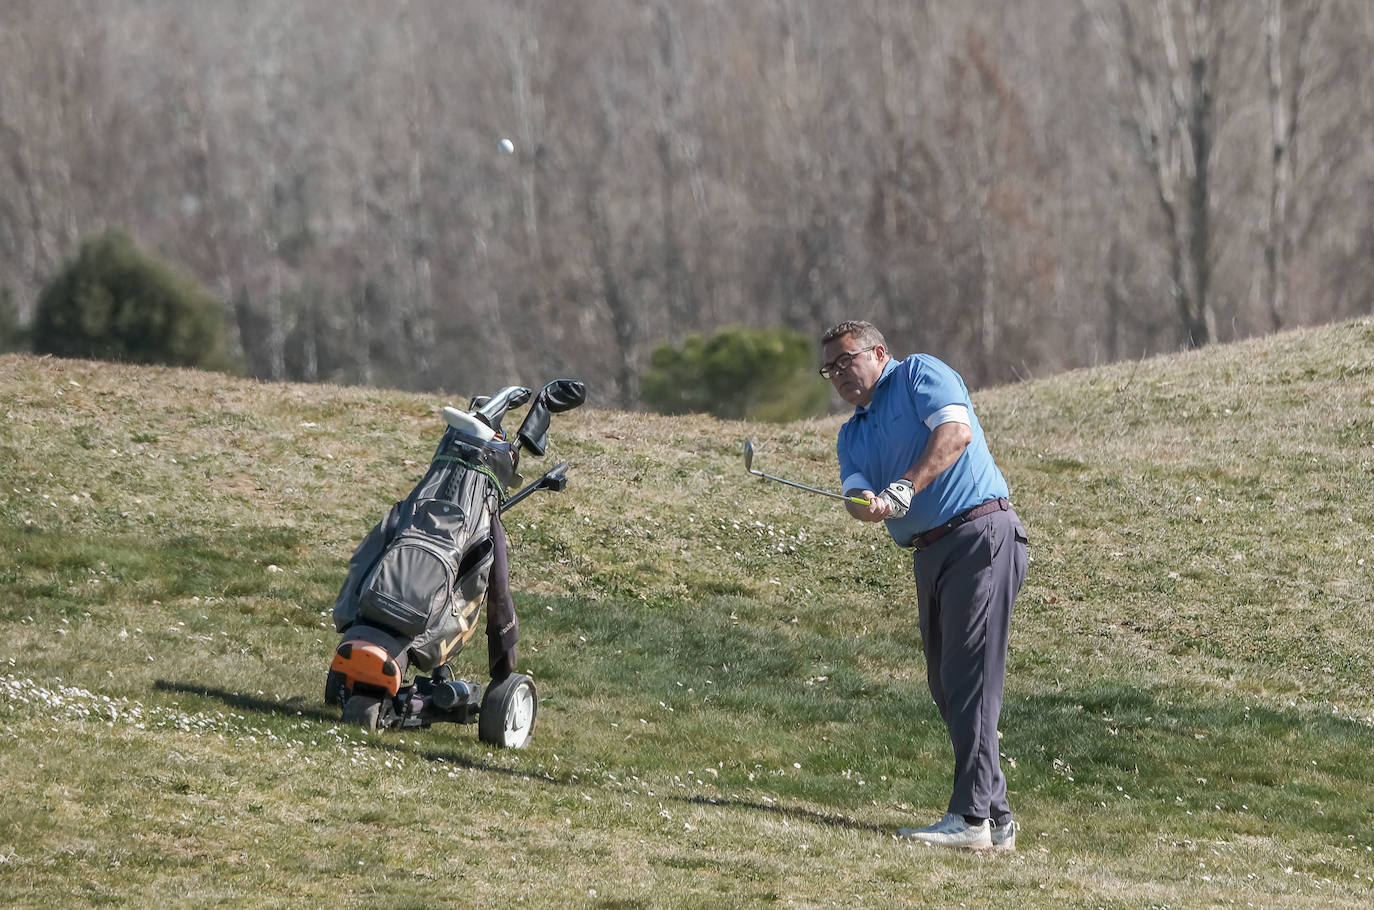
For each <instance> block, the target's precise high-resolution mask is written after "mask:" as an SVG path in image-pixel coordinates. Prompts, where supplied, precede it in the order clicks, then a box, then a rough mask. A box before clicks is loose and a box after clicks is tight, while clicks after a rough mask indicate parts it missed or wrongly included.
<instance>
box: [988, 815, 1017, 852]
mask: <svg viewBox="0 0 1374 910" xmlns="http://www.w3.org/2000/svg"><path fill="white" fill-rule="evenodd" d="M1020 827H1021V826H1020V825H1019V824H1017V823H1016V822H1014V821H1010V822H1007V823H1006V824H1005V825H992V826H991V830H990V831H989V833H990V834H991V835H992V849H994V850H997V851H999V852H1002V853H1015V852H1016V831H1017V829H1018V828H1020Z"/></svg>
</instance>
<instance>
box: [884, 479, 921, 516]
mask: <svg viewBox="0 0 1374 910" xmlns="http://www.w3.org/2000/svg"><path fill="white" fill-rule="evenodd" d="M915 493H916V489H915V488H914V487H913V486H912V485H911V481H909V480H907V479H906V478H905V477H899V478H897V479H896V480H894V481H892V483H890V484H888V487H887V489H886V490H883V492H882V494H881V495H880V496H879V497H878V498H879V499H881V500H883V501H884V502H886V503H887V504H888V506H889V507H891V512H890V513H889V514H888V516H887V517H889V518H901V517H902V516H903V515H905V514H906V513H907V510H908V509H910V508H911V497H912V496H913V495H915Z"/></svg>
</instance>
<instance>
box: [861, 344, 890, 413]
mask: <svg viewBox="0 0 1374 910" xmlns="http://www.w3.org/2000/svg"><path fill="white" fill-rule="evenodd" d="M895 369H897V358H896V357H888V358H887V364H886V365H885V366H884V367H883V375H881V376H879V377H878V381H877V382H875V383H873V396H872V397H870V398H869V399H868V404H866V405H858V406H855V408H854V416H855V417H858V416H859V415H860V414H867V413H868V409H869V408H871V407H873V401H874V399H876V398H877V397H878V390H879V389H881V388H882V387H883V386H884V385H885V384H886V383H887V378H888V377H889V376H891V375H892V371H893V370H895Z"/></svg>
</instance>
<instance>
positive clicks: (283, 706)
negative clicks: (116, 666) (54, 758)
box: [153, 679, 892, 834]
mask: <svg viewBox="0 0 1374 910" xmlns="http://www.w3.org/2000/svg"><path fill="white" fill-rule="evenodd" d="M153 688H155V689H157V690H159V691H162V692H177V693H180V694H183V695H196V696H200V697H202V698H213V699H216V700H218V701H221V702H223V703H224V704H225V705H227V706H229V707H231V708H234V709H236V710H239V711H251V712H253V713H255V714H263V715H268V716H273V717H280V718H282V719H284V720H296V719H298V718H309V719H310V720H318V721H321V722H323V723H328V724H338V723H341V719H340V717H339V712H338V711H330V710H328V709H325V708H310V707H304V706H302V705H301V704H300V703H299V702H298V701H289V702H280V701H273V700H272V699H268V698H261V697H258V696H253V695H244V694H243V693H241V692H230V691H229V690H227V689H219V688H215V687H214V686H205V685H194V684H191V683H180V682H173V681H171V680H165V679H159V680H156V681H154V683H153ZM374 745H375V746H376V747H377V748H380V749H385V750H387V751H390V752H400V751H403V748H402V747H401V746H399V745H398V744H392V743H388V742H385V741H384V740H380V739H379V740H376V741H375V742H374ZM404 751H406V752H408V753H409V754H411V755H418V756H419V757H421V758H424V759H425V760H427V761H437V762H443V763H444V764H445V765H447V766H450V767H456V768H462V769H464V770H467V771H478V772H482V773H490V774H501V775H504V776H506V777H512V778H520V779H521V780H532V781H534V780H537V781H539V782H540V783H544V784H553V785H554V786H557V787H571V786H573V785H574V784H577V785H578V786H585V784H584V783H582V782H578V781H574V780H573V779H572V778H571V777H570V776H569V777H555V776H553V775H551V774H548V773H546V772H530V771H528V770H525V769H521V768H503V767H501V766H500V765H493V764H489V763H487V762H484V761H481V760H478V759H473V758H469V757H468V756H466V755H463V754H462V753H459V752H453V751H450V750H443V749H432V748H422V749H420V750H419V751H418V753H417V752H416V751H415V750H412V749H408V748H407V749H404ZM659 798H661V799H663V800H664V801H668V802H675V803H679V804H683V805H690V806H702V807H714V808H717V809H733V810H745V811H750V812H760V813H767V814H769V815H777V816H781V817H784V818H787V819H790V820H792V821H799V822H810V823H811V824H816V825H824V826H826V827H831V828H848V829H851V830H854V831H867V832H870V833H877V834H884V833H887V832H889V831H891V830H892V829H891V828H890V827H885V826H882V825H876V824H873V823H871V822H864V821H860V820H858V819H855V818H850V817H849V816H846V815H840V814H838V813H827V812H818V811H816V810H814V809H803V808H800V807H797V806H785V805H778V804H770V803H765V802H762V801H752V800H745V799H739V798H737V797H728V798H725V797H710V796H701V795H689V796H673V795H669V794H662V795H661V796H656V797H655V799H659Z"/></svg>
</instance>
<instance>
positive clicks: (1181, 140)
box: [1098, 0, 1227, 346]
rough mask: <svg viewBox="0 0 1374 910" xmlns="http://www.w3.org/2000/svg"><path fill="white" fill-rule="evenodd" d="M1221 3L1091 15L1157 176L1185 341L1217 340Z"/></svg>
mask: <svg viewBox="0 0 1374 910" xmlns="http://www.w3.org/2000/svg"><path fill="white" fill-rule="evenodd" d="M1225 7H1226V3H1225V0H1155V2H1154V4H1153V14H1154V22H1153V27H1151V23H1149V22H1145V21H1142V19H1141V16H1140V9H1139V7H1138V6H1137V5H1135V4H1132V3H1130V2H1128V0H1116V2H1115V17H1114V18H1115V23H1111V22H1109V20H1110V19H1111V18H1112V16H1111V14H1110V12H1107V11H1103V13H1102V15H1101V16H1100V17H1099V19H1098V23H1099V26H1100V29H1101V33H1102V36H1103V38H1104V40H1106V41H1108V42H1111V43H1113V44H1114V45H1116V46H1117V47H1118V48H1119V50H1120V54H1121V59H1122V60H1123V61H1124V63H1125V66H1126V69H1127V72H1126V79H1127V80H1129V87H1130V89H1131V90H1132V91H1133V92H1134V99H1133V101H1134V104H1133V105H1131V106H1130V107H1128V108H1124V109H1123V113H1122V119H1123V121H1125V123H1126V125H1127V126H1128V128H1129V130H1130V132H1131V135H1132V138H1133V140H1134V142H1135V144H1136V148H1137V151H1138V153H1139V154H1140V156H1141V160H1142V161H1143V163H1144V164H1145V166H1146V167H1147V169H1148V170H1149V173H1150V176H1151V178H1152V180H1153V182H1154V189H1155V197H1156V201H1157V202H1158V205H1159V210H1160V213H1161V214H1162V215H1163V218H1164V233H1165V243H1166V245H1167V248H1168V252H1169V277H1170V293H1171V295H1172V297H1173V300H1174V304H1175V307H1176V310H1177V315H1178V321H1179V327H1180V331H1181V334H1182V340H1183V342H1184V343H1185V344H1187V345H1189V346H1199V345H1205V344H1207V343H1208V342H1210V341H1212V340H1214V339H1215V338H1216V337H1217V325H1216V314H1215V310H1214V306H1213V301H1212V298H1211V294H1212V249H1211V242H1212V201H1211V193H1212V185H1211V179H1212V171H1211V169H1212V163H1213V161H1212V158H1213V151H1214V144H1215V142H1216V138H1217V135H1216V134H1217V122H1216V96H1215V92H1216V85H1217V78H1218V70H1219V69H1220V67H1221V64H1222V60H1223V55H1222V50H1223V49H1224V48H1225V47H1226V21H1227V20H1226V17H1225V15H1224V9H1225Z"/></svg>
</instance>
